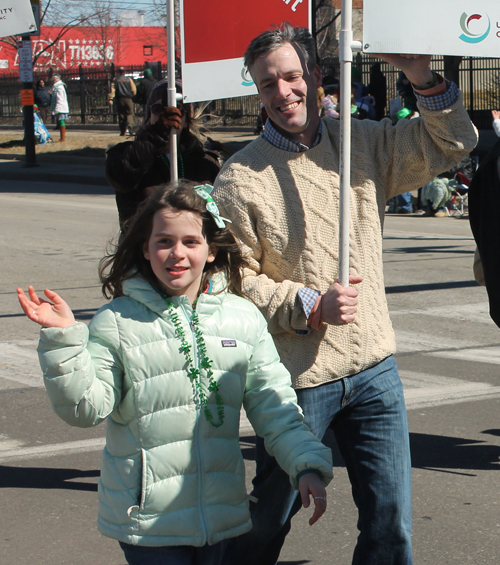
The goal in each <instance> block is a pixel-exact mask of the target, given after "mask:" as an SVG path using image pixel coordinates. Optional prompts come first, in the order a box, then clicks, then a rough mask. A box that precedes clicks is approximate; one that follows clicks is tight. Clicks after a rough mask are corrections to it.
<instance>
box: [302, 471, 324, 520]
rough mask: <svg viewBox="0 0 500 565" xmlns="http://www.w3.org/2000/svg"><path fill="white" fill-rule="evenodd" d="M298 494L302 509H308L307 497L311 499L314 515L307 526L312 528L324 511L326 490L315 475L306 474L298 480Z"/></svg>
mask: <svg viewBox="0 0 500 565" xmlns="http://www.w3.org/2000/svg"><path fill="white" fill-rule="evenodd" d="M299 492H300V497H301V499H302V506H304V508H309V495H311V496H312V497H313V500H314V514H313V515H312V517H311V518H310V519H309V525H310V526H312V525H313V524H314V523H315V522H317V521H318V520H319V519H320V518H321V516H323V514H324V513H325V510H326V490H325V487H324V485H323V481H322V480H321V479H320V477H319V475H317V474H316V473H306V474H305V475H302V477H300V479H299Z"/></svg>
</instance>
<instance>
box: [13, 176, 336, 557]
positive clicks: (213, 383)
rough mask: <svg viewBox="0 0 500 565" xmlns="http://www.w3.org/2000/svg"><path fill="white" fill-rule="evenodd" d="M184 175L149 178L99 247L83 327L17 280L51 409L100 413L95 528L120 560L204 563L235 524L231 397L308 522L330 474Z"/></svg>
mask: <svg viewBox="0 0 500 565" xmlns="http://www.w3.org/2000/svg"><path fill="white" fill-rule="evenodd" d="M194 184H195V183H191V182H188V181H181V182H179V183H177V184H176V185H175V186H170V185H168V186H160V187H158V189H157V190H156V192H155V193H154V194H153V195H152V196H151V197H150V198H149V199H148V200H147V201H146V202H145V203H144V205H143V206H142V207H141V208H140V209H139V211H138V212H137V214H136V215H135V217H134V218H133V219H132V222H131V224H130V226H129V227H128V229H127V231H126V233H125V235H124V236H123V238H122V240H121V241H120V243H119V245H118V247H117V248H116V250H115V252H114V253H113V254H112V255H109V256H107V257H105V258H104V259H103V260H102V261H101V265H100V276H101V281H102V283H103V292H104V294H105V296H109V295H112V296H114V299H113V300H112V301H111V302H110V303H109V304H107V305H105V306H103V307H102V308H101V309H100V310H99V311H98V312H97V314H96V315H95V316H94V318H93V320H92V321H91V322H90V325H89V327H88V328H87V326H86V325H85V324H83V323H79V322H75V318H74V316H73V313H72V312H71V309H70V308H69V306H68V305H67V304H66V302H64V300H62V298H60V297H59V296H58V295H57V294H56V293H55V292H52V291H50V290H45V295H46V296H47V298H48V299H49V300H44V299H41V298H39V297H38V296H37V294H36V293H35V291H34V289H33V287H31V286H30V287H29V298H28V297H27V296H26V295H25V294H24V292H23V290H22V289H18V296H19V301H20V303H21V305H22V308H23V310H24V312H25V313H26V315H27V316H28V318H30V319H31V320H33V321H34V322H37V323H38V324H40V325H41V326H42V330H41V337H40V344H39V347H38V351H39V357H40V364H41V366H42V370H43V374H44V382H45V386H46V389H47V392H48V394H49V397H50V400H51V402H52V405H53V407H54V410H55V411H56V413H57V414H58V415H59V416H60V417H61V418H62V419H63V420H64V421H66V422H67V423H68V424H70V425H73V426H80V427H90V426H95V425H97V424H99V423H100V422H101V421H102V420H104V419H105V418H107V435H106V447H105V449H104V453H103V460H102V471H101V477H100V480H99V518H98V528H99V530H100V531H101V533H103V534H104V535H106V536H109V537H111V538H114V539H116V540H118V541H119V542H120V545H121V547H122V549H123V550H124V552H125V555H126V558H127V561H128V563H130V564H136V563H137V564H144V563H150V562H151V563H155V564H156V563H168V564H169V565H170V564H195V563H196V564H198V563H203V565H208V564H213V565H216V564H218V563H220V559H221V557H222V553H223V550H224V545H225V544H224V541H223V540H226V539H228V538H231V537H234V536H239V535H241V534H243V533H245V532H247V531H249V530H250V529H251V527H252V524H251V520H250V513H249V509H248V497H247V494H246V489H245V467H244V462H243V458H242V455H241V450H240V447H239V434H238V427H239V419H240V409H241V406H242V405H244V407H245V410H246V413H247V416H248V418H249V420H250V422H251V423H252V425H253V427H254V429H255V431H256V433H257V434H259V435H260V436H261V437H263V438H264V439H265V441H266V446H267V449H268V450H269V452H271V453H272V454H274V456H275V457H276V458H277V460H278V462H279V464H280V465H281V466H282V467H283V469H284V470H285V471H286V472H287V473H288V474H289V476H290V480H291V482H292V484H293V485H294V486H295V487H296V488H298V489H299V490H300V494H301V497H302V502H303V504H304V506H306V507H308V506H309V495H312V496H313V498H314V504H315V511H314V515H313V516H312V518H311V519H310V524H313V523H314V522H315V521H316V520H317V519H318V518H319V517H320V516H321V515H322V514H323V512H324V511H325V509H326V491H325V485H326V484H328V482H329V481H330V480H331V478H332V461H331V453H330V450H329V449H328V448H326V447H325V446H324V445H323V444H322V443H321V442H320V441H319V440H317V439H316V437H315V436H313V435H312V433H311V432H310V431H309V429H308V428H307V426H306V425H305V424H304V423H303V420H302V415H301V412H300V409H299V408H298V406H297V404H296V396H295V393H294V391H293V389H292V388H291V384H290V376H289V374H288V372H287V371H286V369H285V368H284V366H283V365H281V363H280V361H279V357H278V354H277V352H276V349H275V347H274V343H273V340H272V338H271V336H270V334H269V333H268V331H267V325H266V322H265V320H264V318H263V316H262V315H261V314H260V312H259V311H258V309H257V307H256V306H254V305H253V304H252V303H251V302H249V301H247V300H245V299H243V298H241V297H239V296H237V295H236V294H233V293H234V292H238V290H239V287H240V283H241V279H240V274H239V273H240V267H241V266H242V264H243V260H242V257H241V254H240V251H239V249H238V246H237V245H236V243H235V240H234V238H233V236H232V235H231V233H230V232H229V230H228V229H227V228H226V227H225V224H224V219H223V218H221V217H220V216H219V211H218V209H217V206H216V205H215V203H214V202H213V200H212V198H211V197H210V194H209V192H210V190H211V188H212V187H210V186H209V185H204V186H194ZM229 290H230V291H232V292H233V293H230V292H228V291H229ZM149 559H151V561H149Z"/></svg>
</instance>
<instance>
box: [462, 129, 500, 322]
mask: <svg viewBox="0 0 500 565" xmlns="http://www.w3.org/2000/svg"><path fill="white" fill-rule="evenodd" d="M499 201H500V139H499V140H498V141H497V142H496V143H495V145H494V146H493V148H492V149H491V151H490V152H489V153H488V155H487V156H486V157H485V158H484V159H483V161H482V163H481V165H480V166H479V168H478V170H477V171H476V173H475V174H474V177H473V179H472V182H471V184H470V187H469V198H468V203H469V222H470V227H471V230H472V233H473V235H474V239H475V240H476V245H477V251H478V252H479V257H480V260H481V265H482V271H483V277H484V280H483V281H478V282H482V283H483V284H484V285H485V286H486V291H487V292H488V300H489V303H490V316H491V318H492V320H493V321H494V322H495V324H496V325H497V326H498V327H500V254H499V251H498V250H499V248H500V230H499V229H498V225H499V223H500V213H499V208H498V202H499ZM476 270H477V266H476ZM477 278H478V277H477V275H476V279H477Z"/></svg>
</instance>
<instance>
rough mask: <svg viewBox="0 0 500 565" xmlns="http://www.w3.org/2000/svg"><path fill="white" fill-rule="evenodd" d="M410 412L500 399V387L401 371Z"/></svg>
mask: <svg viewBox="0 0 500 565" xmlns="http://www.w3.org/2000/svg"><path fill="white" fill-rule="evenodd" d="M399 374H400V376H401V381H402V382H403V387H404V394H405V402H406V407H407V408H408V410H415V409H417V408H423V407H428V406H443V405H445V404H458V403H460V402H470V401H473V400H484V399H486V398H498V397H500V387H498V386H493V385H490V384H489V383H471V382H468V381H464V380H462V379H455V378H452V377H440V376H437V375H430V374H427V373H418V372H415V371H404V370H401V371H399Z"/></svg>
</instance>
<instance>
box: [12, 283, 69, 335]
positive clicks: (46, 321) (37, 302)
mask: <svg viewBox="0 0 500 565" xmlns="http://www.w3.org/2000/svg"><path fill="white" fill-rule="evenodd" d="M28 293H29V298H28V297H27V296H26V294H25V293H24V290H23V289H22V288H18V289H17V297H18V298H19V302H20V303H21V307H22V309H23V310H24V313H25V314H26V316H28V318H29V319H30V320H32V321H33V322H36V323H37V324H40V325H41V326H43V327H45V328H65V327H67V326H74V325H75V323H76V322H75V317H74V316H73V312H72V311H71V308H70V307H69V306H68V305H67V304H66V302H64V300H63V299H62V298H61V297H60V296H59V295H58V294H57V293H55V292H53V291H52V290H49V289H48V288H46V289H45V290H44V293H45V296H46V297H47V298H48V299H49V300H51V301H52V302H49V300H44V299H43V298H39V297H38V296H37V294H36V292H35V289H34V288H33V287H32V286H31V285H30V286H29V287H28Z"/></svg>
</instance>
